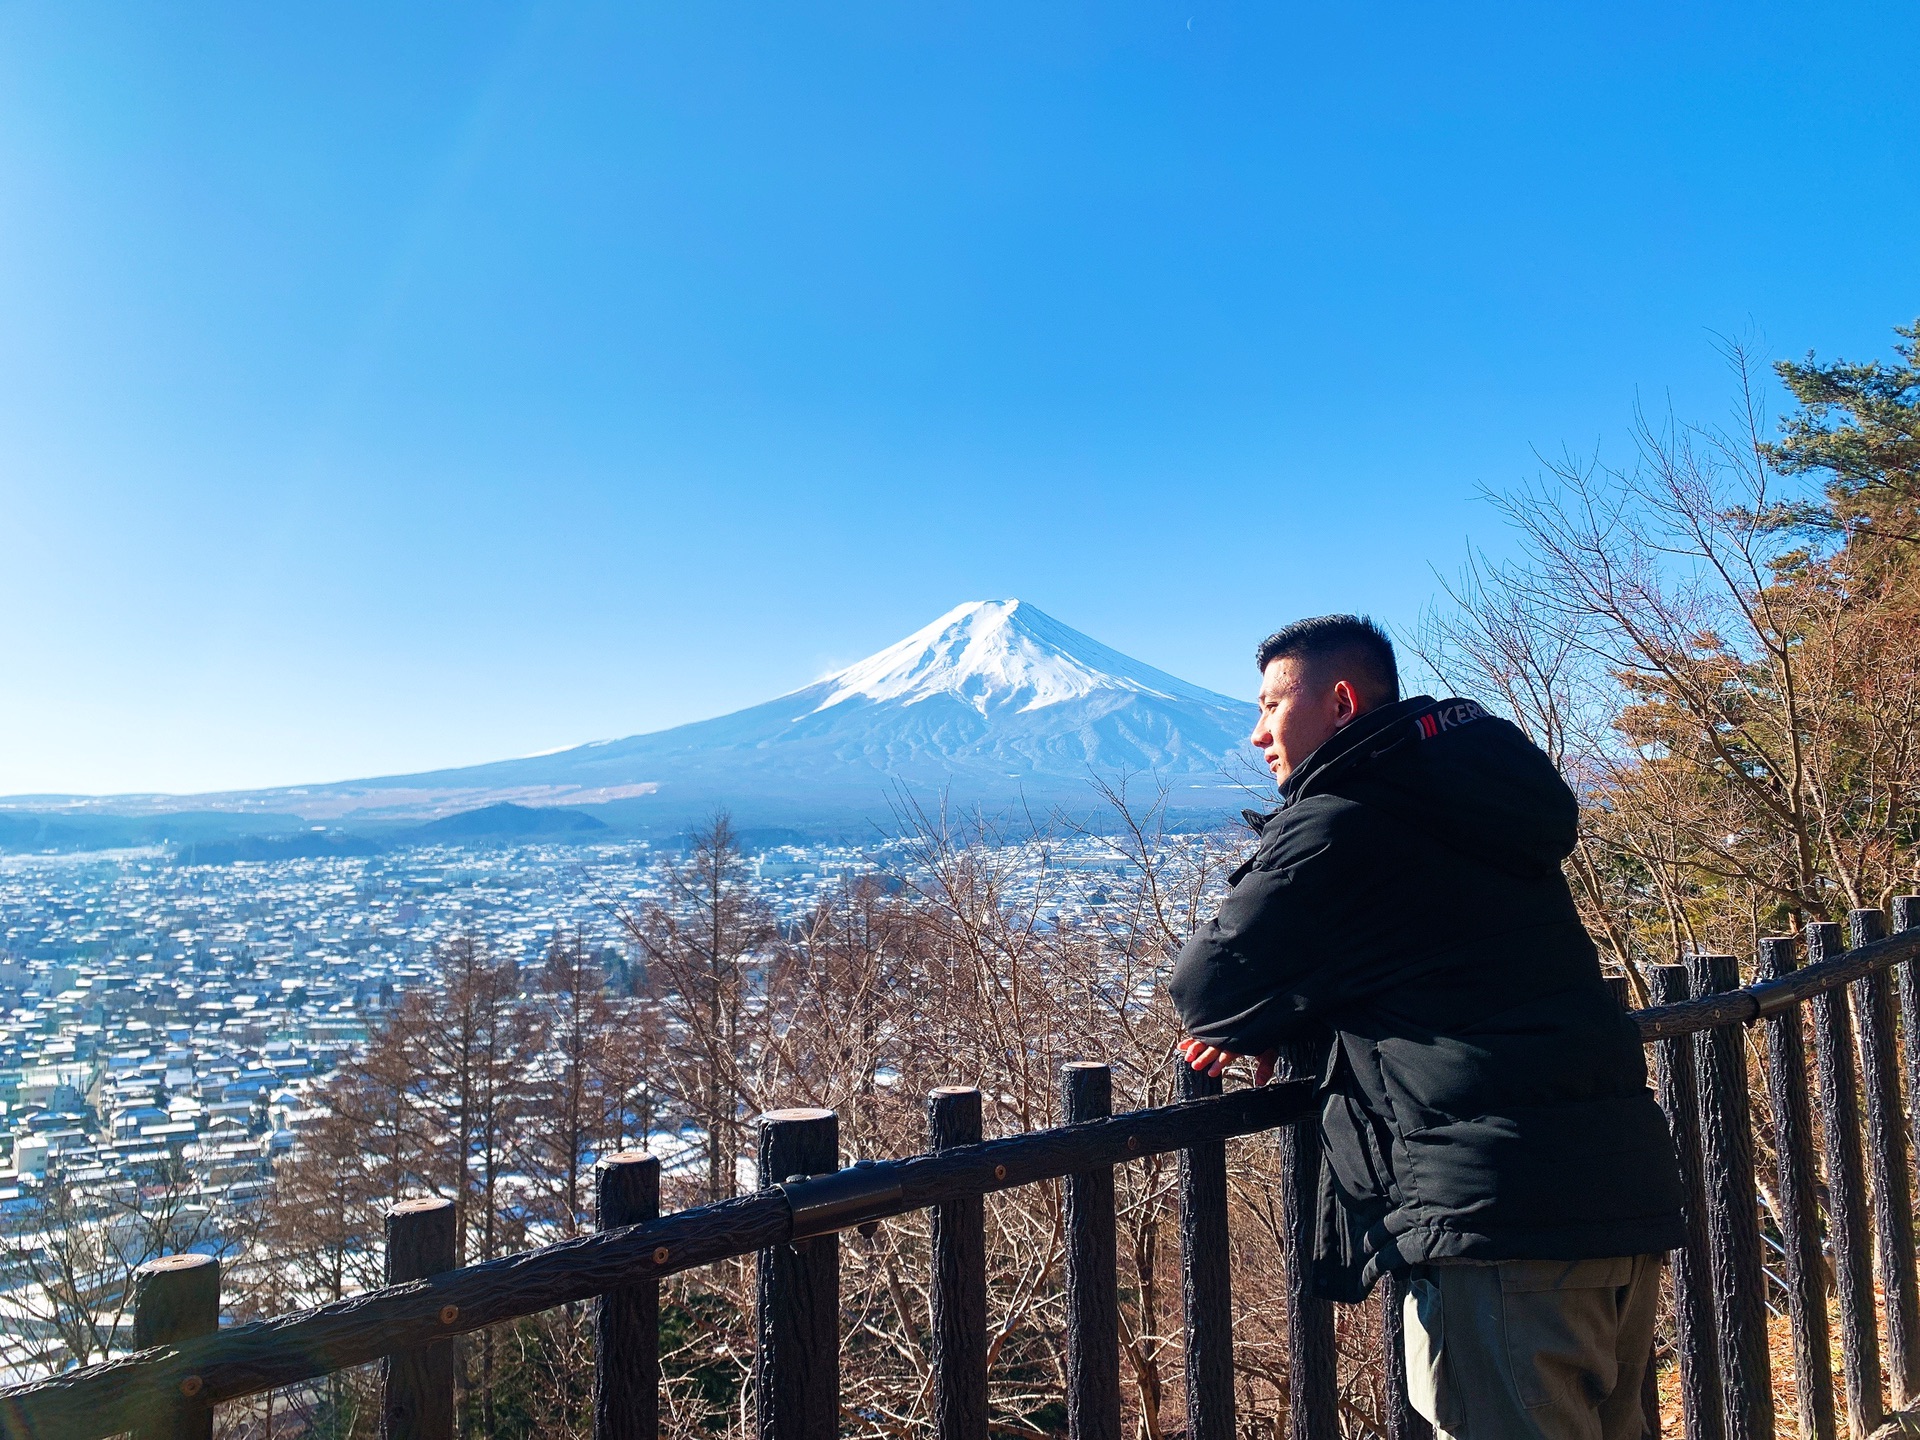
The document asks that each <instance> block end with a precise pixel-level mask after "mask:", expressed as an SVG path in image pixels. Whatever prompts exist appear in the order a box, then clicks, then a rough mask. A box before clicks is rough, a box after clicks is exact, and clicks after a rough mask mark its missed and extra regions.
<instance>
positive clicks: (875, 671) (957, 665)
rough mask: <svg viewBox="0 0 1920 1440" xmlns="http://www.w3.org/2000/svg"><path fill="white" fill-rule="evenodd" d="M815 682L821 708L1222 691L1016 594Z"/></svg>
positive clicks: (958, 612)
mask: <svg viewBox="0 0 1920 1440" xmlns="http://www.w3.org/2000/svg"><path fill="white" fill-rule="evenodd" d="M809 688H810V689H816V690H824V691H826V697H825V698H824V699H823V700H821V702H820V704H819V705H818V706H816V707H815V713H818V712H819V711H820V710H825V709H827V708H828V707H830V706H834V705H841V704H845V703H847V702H848V701H853V700H872V701H893V702H896V703H899V704H903V705H913V704H917V703H919V702H920V701H922V700H931V699H933V698H935V697H936V696H942V695H945V696H951V697H953V698H955V699H957V700H959V701H960V702H961V703H963V704H965V705H968V706H970V707H972V708H973V709H975V710H977V711H979V712H980V713H981V714H982V715H988V714H991V713H993V712H994V711H1001V710H1015V711H1025V710H1040V709H1044V708H1045V707H1047V706H1049V705H1059V704H1063V703H1065V702H1067V701H1070V700H1078V699H1080V698H1082V697H1083V696H1086V695H1090V694H1093V693H1094V692H1095V691H1100V690H1110V691H1130V692H1132V693H1135V694H1142V695H1155V696H1159V697H1161V698H1162V699H1168V700H1191V701H1200V702H1202V703H1206V704H1213V705H1217V704H1219V703H1220V702H1221V699H1222V697H1221V696H1218V695H1216V694H1214V693H1213V692H1212V691H1210V690H1203V689H1201V688H1200V687H1199V686H1197V685H1189V684H1188V683H1187V682H1186V681H1184V680H1180V679H1177V678H1176V677H1174V676H1172V675H1169V674H1167V673H1166V672H1165V671H1163V670H1156V669H1154V668H1153V667H1152V666H1151V665H1143V664H1141V663H1140V662H1139V661H1138V660H1134V659H1132V658H1130V657H1128V656H1126V655H1122V654H1121V653H1120V652H1119V651H1118V650H1111V649H1109V648H1108V647H1106V646H1105V645H1102V644H1101V643H1100V642H1099V641H1098V640H1095V639H1093V638H1092V637H1090V636H1087V635H1082V634H1081V633H1080V632H1079V631H1078V630H1075V629H1073V628H1072V627H1071V626H1068V625H1062V624H1061V623H1060V622H1059V621H1058V620H1055V619H1054V618H1053V617H1052V616H1051V615H1048V614H1046V613H1045V612H1044V611H1041V610H1039V609H1036V608H1035V607H1034V606H1032V605H1029V604H1026V603H1025V602H1024V601H1020V600H974V601H970V602H968V603H967V604H965V605H958V606H955V607H954V608H953V609H952V610H949V611H948V612H947V613H946V614H944V615H942V616H941V617H940V618H939V619H938V620H936V621H934V622H933V623H932V624H931V625H928V626H926V627H925V628H924V629H920V630H916V631H914V633H913V634H911V635H909V636H907V638H906V639H904V640H902V641H900V642H899V643H898V644H896V645H889V646H888V647H887V648H886V649H884V650H882V651H880V652H879V653H878V654H875V655H870V656H868V657H867V658H866V659H865V660H862V661H860V662H859V663H858V664H854V665H849V666H848V667H847V668H846V669H844V670H838V671H835V672H834V673H833V674H831V675H829V676H827V677H826V679H824V680H822V681H819V682H818V684H817V685H815V686H811V687H809Z"/></svg>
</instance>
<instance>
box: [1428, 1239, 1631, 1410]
mask: <svg viewBox="0 0 1920 1440" xmlns="http://www.w3.org/2000/svg"><path fill="white" fill-rule="evenodd" d="M1661 1259H1662V1257H1661V1256H1659V1255H1627V1256H1621V1257H1619V1258H1618V1259H1612V1260H1503V1261H1500V1262H1499V1263H1497V1264H1451V1265H1419V1266H1415V1267H1414V1270H1413V1273H1412V1276H1411V1277H1410V1279H1409V1282H1408V1286H1407V1298H1406V1307H1405V1314H1404V1319H1405V1322H1406V1323H1405V1329H1406V1350H1407V1393H1408V1397H1409V1398H1410V1399H1411V1400H1412V1402H1413V1408H1414V1409H1416V1410H1418V1411H1419V1412H1420V1413H1421V1414H1422V1415H1424V1416H1426V1417H1427V1419H1429V1420H1431V1421H1432V1422H1433V1425H1434V1428H1435V1429H1436V1430H1437V1431H1439V1432H1440V1433H1441V1434H1442V1435H1443V1436H1446V1437H1451V1440H1640V1437H1641V1435H1642V1434H1643V1433H1644V1431H1645V1425H1646V1421H1645V1416H1644V1412H1643V1410H1642V1407H1641V1388H1640V1387H1641V1382H1642V1380H1643V1379H1644V1378H1645V1375H1646V1368H1647V1364H1648V1362H1649V1360H1650V1358H1651V1351H1652V1348H1653V1328H1654V1321H1655V1318H1656V1315H1657V1312H1658V1310H1659V1306H1660V1262H1661Z"/></svg>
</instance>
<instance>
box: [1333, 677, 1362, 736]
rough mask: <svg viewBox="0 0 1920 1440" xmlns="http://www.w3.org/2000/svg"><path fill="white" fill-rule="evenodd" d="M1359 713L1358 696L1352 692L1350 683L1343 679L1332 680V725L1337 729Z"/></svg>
mask: <svg viewBox="0 0 1920 1440" xmlns="http://www.w3.org/2000/svg"><path fill="white" fill-rule="evenodd" d="M1359 714H1360V697H1359V696H1358V695H1357V694H1355V693H1354V689H1353V686H1352V684H1351V683H1349V682H1348V681H1345V680H1336V681H1334V682H1333V727H1334V729H1336V730H1338V729H1340V728H1341V727H1343V726H1345V725H1347V724H1348V723H1350V722H1351V721H1353V720H1354V719H1356V718H1357V717H1358V716H1359Z"/></svg>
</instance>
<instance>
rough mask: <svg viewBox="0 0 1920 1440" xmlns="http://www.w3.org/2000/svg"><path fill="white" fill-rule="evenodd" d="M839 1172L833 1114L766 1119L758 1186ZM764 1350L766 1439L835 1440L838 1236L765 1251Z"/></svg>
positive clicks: (759, 1303)
mask: <svg viewBox="0 0 1920 1440" xmlns="http://www.w3.org/2000/svg"><path fill="white" fill-rule="evenodd" d="M839 1168H840V1120H839V1117H838V1116H836V1115H835V1114H834V1113H833V1111H831V1110H810V1109H803V1110H769V1111H768V1112H767V1113H766V1114H765V1115H762V1116H761V1117H760V1188H761V1189H763V1190H764V1189H767V1188H768V1187H770V1186H773V1185H778V1184H780V1183H782V1182H783V1181H787V1180H793V1179H797V1178H800V1177H802V1176H807V1175H828V1174H831V1173H833V1172H834V1171H836V1170H838V1169H839ZM758 1271H759V1273H758V1280H757V1284H756V1287H755V1294H756V1305H755V1309H756V1312H757V1318H758V1329H759V1336H760V1345H759V1349H758V1350H757V1351H756V1352H755V1353H754V1358H753V1393H754V1400H755V1403H756V1405H757V1408H758V1415H759V1428H760V1440H834V1437H835V1436H836V1435H838V1434H839V1433H840V1239H839V1237H838V1236H836V1235H817V1236H815V1237H814V1238H813V1239H811V1240H800V1241H796V1242H794V1243H793V1244H790V1245H771V1246H769V1247H767V1248H766V1249H765V1250H762V1251H760V1252H759V1266H758Z"/></svg>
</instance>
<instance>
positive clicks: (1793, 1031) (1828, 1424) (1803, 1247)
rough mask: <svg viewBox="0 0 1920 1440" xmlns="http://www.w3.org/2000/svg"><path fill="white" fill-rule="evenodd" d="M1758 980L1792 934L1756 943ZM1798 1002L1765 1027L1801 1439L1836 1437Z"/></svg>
mask: <svg viewBox="0 0 1920 1440" xmlns="http://www.w3.org/2000/svg"><path fill="white" fill-rule="evenodd" d="M1759 960H1760V967H1759V968H1760V978H1761V979H1762V980H1784V979H1785V978H1786V977H1787V976H1788V975H1791V974H1792V973H1793V971H1794V970H1795V968H1796V967H1797V966H1798V965H1799V960H1798V959H1797V958H1796V956H1795V954H1794V942H1793V940H1792V938H1791V937H1787V938H1783V939H1771V940H1762V941H1761V942H1760V956H1759ZM1805 1024H1806V1017H1805V1016H1804V1015H1803V1014H1802V1013H1801V1009H1800V1007H1799V1006H1798V1005H1796V1006H1794V1007H1793V1008H1792V1009H1791V1010H1787V1011H1784V1012H1782V1013H1781V1014H1778V1015H1775V1016H1774V1017H1772V1018H1771V1019H1770V1020H1768V1021H1767V1022H1766V1025H1767V1098H1768V1100H1769V1101H1770V1102H1771V1106H1772V1109H1773V1141H1774V1153H1775V1154H1776V1155H1777V1156H1778V1157H1779V1161H1780V1164H1779V1172H1780V1185H1779V1196H1780V1238H1781V1241H1782V1248H1783V1249H1784V1250H1785V1251H1786V1256H1785V1259H1784V1261H1783V1262H1782V1269H1783V1270H1784V1271H1785V1274H1786V1281H1787V1313H1788V1318H1789V1321H1790V1322H1791V1325H1792V1329H1793V1365H1794V1375H1795V1377H1796V1384H1795V1386H1794V1389H1795V1391H1796V1393H1797V1396H1798V1409H1799V1422H1800V1424H1799V1430H1800V1435H1801V1440H1833V1437H1834V1411H1833V1341H1832V1338H1831V1333H1830V1329H1829V1327H1828V1325H1827V1266H1826V1261H1825V1259H1824V1257H1823V1256H1822V1255H1821V1253H1820V1200H1819V1186H1818V1176H1817V1174H1816V1173H1815V1170H1814V1160H1813V1116H1812V1114H1811V1111H1810V1107H1809V1105H1808V1100H1807V1054H1806V1043H1805V1039H1804V1037H1803V1036H1802V1033H1801V1031H1802V1028H1803V1027H1804V1025H1805Z"/></svg>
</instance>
